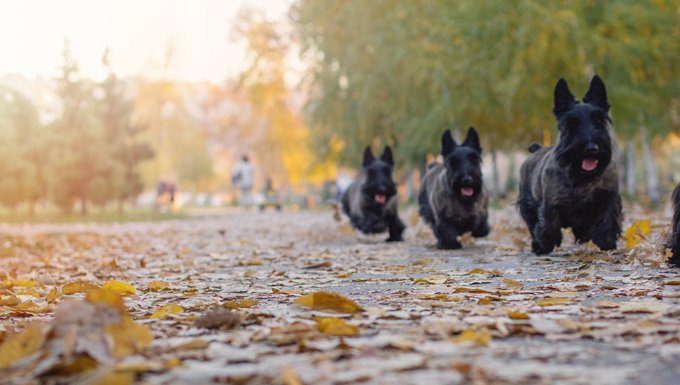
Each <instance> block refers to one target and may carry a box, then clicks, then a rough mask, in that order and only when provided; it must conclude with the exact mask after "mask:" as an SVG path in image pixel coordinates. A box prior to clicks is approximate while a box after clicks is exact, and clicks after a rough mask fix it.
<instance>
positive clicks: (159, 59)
mask: <svg viewBox="0 0 680 385" xmlns="http://www.w3.org/2000/svg"><path fill="white" fill-rule="evenodd" d="M290 4H291V0H221V1H219V0H0V75H4V74H7V73H19V74H22V75H25V76H28V77H34V76H36V75H44V76H50V77H51V76H55V74H56V69H57V68H58V66H59V64H60V63H61V51H62V47H63V41H64V39H65V38H68V39H69V40H70V41H71V48H72V52H73V56H74V58H75V59H76V60H77V61H78V63H79V65H80V68H81V71H82V72H83V73H84V74H85V75H86V76H90V77H92V78H94V79H99V78H101V77H102V76H103V75H104V69H103V68H102V65H101V58H102V54H103V52H104V49H105V47H109V48H110V50H111V59H112V62H113V66H114V69H115V71H116V72H117V73H118V74H119V75H121V76H128V75H137V74H147V75H148V74H153V72H154V69H156V68H158V65H159V64H161V63H163V62H164V57H165V51H166V47H167V46H168V42H170V41H172V42H173V45H174V49H175V51H176V53H175V60H174V72H173V74H174V77H175V78H176V79H178V80H192V81H196V80H210V81H220V80H222V79H224V78H226V77H228V76H233V75H235V74H237V73H238V72H239V70H241V69H242V66H243V60H244V48H243V46H242V44H241V43H238V42H235V41H233V40H232V39H231V37H230V35H231V33H230V31H231V29H232V26H233V24H234V21H235V19H236V15H237V14H238V11H239V10H240V9H241V7H243V6H248V7H252V8H259V9H263V10H264V11H265V12H266V14H267V15H268V16H269V17H270V18H277V19H280V18H284V17H285V14H286V12H287V10H288V7H289V5H290Z"/></svg>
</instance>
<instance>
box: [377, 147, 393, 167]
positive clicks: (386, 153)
mask: <svg viewBox="0 0 680 385" xmlns="http://www.w3.org/2000/svg"><path fill="white" fill-rule="evenodd" d="M380 160H382V161H383V162H385V163H387V164H389V165H390V166H394V159H393V158H392V149H391V148H390V146H385V149H384V150H383V153H382V155H380Z"/></svg>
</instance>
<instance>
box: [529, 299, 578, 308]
mask: <svg viewBox="0 0 680 385" xmlns="http://www.w3.org/2000/svg"><path fill="white" fill-rule="evenodd" d="M570 302H571V300H570V299H569V298H562V297H555V298H545V299H541V300H538V301H536V305H538V306H543V307H546V306H557V305H566V304H568V303H570Z"/></svg>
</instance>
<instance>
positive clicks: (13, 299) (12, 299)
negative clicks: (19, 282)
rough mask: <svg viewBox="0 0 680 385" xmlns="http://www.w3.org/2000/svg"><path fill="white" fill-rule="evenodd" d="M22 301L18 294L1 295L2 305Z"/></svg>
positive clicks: (11, 304)
mask: <svg viewBox="0 0 680 385" xmlns="http://www.w3.org/2000/svg"><path fill="white" fill-rule="evenodd" d="M20 303H21V299H19V297H17V296H16V295H8V296H6V297H0V306H16V305H18V304H20Z"/></svg>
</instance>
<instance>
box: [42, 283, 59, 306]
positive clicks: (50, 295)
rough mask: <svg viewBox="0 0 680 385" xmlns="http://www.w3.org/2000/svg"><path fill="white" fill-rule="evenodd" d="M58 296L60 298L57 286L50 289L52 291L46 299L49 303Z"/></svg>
mask: <svg viewBox="0 0 680 385" xmlns="http://www.w3.org/2000/svg"><path fill="white" fill-rule="evenodd" d="M57 298H59V291H58V290H57V288H56V287H53V288H52V290H50V292H49V293H47V297H45V300H46V301H47V302H49V303H52V302H54V301H55V300H56V299H57Z"/></svg>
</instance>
